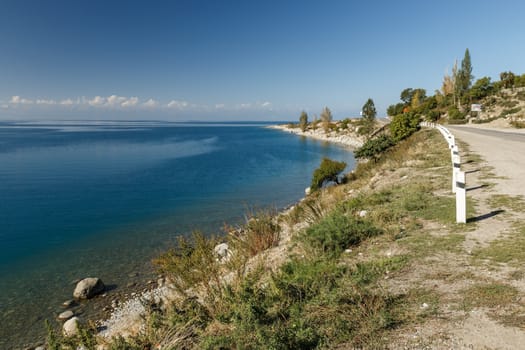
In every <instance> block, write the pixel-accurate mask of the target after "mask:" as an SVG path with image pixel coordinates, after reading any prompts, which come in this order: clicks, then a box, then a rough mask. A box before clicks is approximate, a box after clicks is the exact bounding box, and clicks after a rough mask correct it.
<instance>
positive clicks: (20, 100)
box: [9, 96, 33, 105]
mask: <svg viewBox="0 0 525 350" xmlns="http://www.w3.org/2000/svg"><path fill="white" fill-rule="evenodd" d="M9 103H10V104H13V105H18V104H20V105H32V104H33V100H29V99H26V98H22V97H20V96H12V97H11V100H10V101H9Z"/></svg>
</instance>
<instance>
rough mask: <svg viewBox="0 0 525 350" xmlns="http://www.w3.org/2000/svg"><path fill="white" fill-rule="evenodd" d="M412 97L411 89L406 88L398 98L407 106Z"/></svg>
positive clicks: (412, 91)
mask: <svg viewBox="0 0 525 350" xmlns="http://www.w3.org/2000/svg"><path fill="white" fill-rule="evenodd" d="M413 95H414V90H412V89H411V88H407V89H405V90H403V91H401V95H400V96H399V98H400V99H401V101H403V102H404V103H405V105H409V104H410V102H411V101H412V96H413Z"/></svg>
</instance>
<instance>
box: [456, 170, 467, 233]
mask: <svg viewBox="0 0 525 350" xmlns="http://www.w3.org/2000/svg"><path fill="white" fill-rule="evenodd" d="M456 181H457V183H456V222H457V223H458V224H466V223H467V196H466V188H465V172H464V171H458V173H457V174H456Z"/></svg>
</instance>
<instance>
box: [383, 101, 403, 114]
mask: <svg viewBox="0 0 525 350" xmlns="http://www.w3.org/2000/svg"><path fill="white" fill-rule="evenodd" d="M403 109H405V104H404V103H403V102H399V103H396V104H395V105H390V106H388V108H387V109H386V114H388V115H389V116H390V117H393V116H395V115H398V114H401V113H403Z"/></svg>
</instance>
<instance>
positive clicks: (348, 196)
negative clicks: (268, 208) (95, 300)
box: [57, 130, 525, 349]
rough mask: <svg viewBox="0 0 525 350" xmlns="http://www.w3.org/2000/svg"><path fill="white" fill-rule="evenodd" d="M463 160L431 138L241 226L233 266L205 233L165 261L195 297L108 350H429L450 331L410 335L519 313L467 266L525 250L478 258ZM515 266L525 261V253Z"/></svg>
mask: <svg viewBox="0 0 525 350" xmlns="http://www.w3.org/2000/svg"><path fill="white" fill-rule="evenodd" d="M449 156H450V155H449V151H448V149H447V146H446V143H445V141H443V140H442V138H441V135H440V134H439V133H437V132H435V131H432V130H423V131H420V132H418V133H416V134H415V135H413V136H411V137H410V138H409V139H407V140H405V141H402V142H401V143H400V144H399V145H397V146H396V147H395V148H393V149H392V150H390V151H388V152H387V153H386V154H384V155H383V156H382V157H381V158H379V159H378V160H377V161H376V162H369V163H364V164H360V165H359V167H358V168H357V169H356V170H355V171H354V172H353V174H352V175H351V176H350V178H351V179H352V180H351V181H350V182H349V183H347V184H345V185H341V186H337V187H333V188H330V189H326V190H323V191H319V192H315V193H314V194H312V195H310V196H308V197H307V198H306V199H305V200H304V201H302V202H301V203H299V204H298V205H297V206H295V207H294V208H293V209H292V210H290V211H288V212H287V213H285V214H281V215H279V216H277V217H275V218H273V219H272V218H271V217H269V216H268V215H267V214H265V213H263V214H262V215H261V214H259V215H258V217H255V218H253V219H252V220H250V221H249V222H248V224H247V225H246V227H243V228H238V229H235V230H234V229H231V230H230V231H231V232H232V233H233V234H230V235H229V240H230V245H231V246H232V247H233V258H232V259H230V260H229V261H227V262H219V261H217V260H216V259H215V258H211V259H210V256H213V255H212V249H213V246H214V244H215V242H212V241H208V240H205V239H202V238H201V237H198V236H197V237H196V240H197V241H198V242H200V243H198V244H197V246H196V247H195V248H194V249H193V248H191V249H187V250H185V253H184V254H173V252H171V253H170V254H166V255H163V256H161V257H159V259H158V261H157V263H158V264H159V266H160V267H161V269H162V270H163V272H164V273H165V274H166V275H167V276H168V277H170V278H171V280H172V281H174V282H176V283H174V287H176V288H178V289H179V291H180V295H181V297H180V298H179V299H177V300H174V301H173V302H172V303H171V304H170V305H165V306H164V307H163V308H153V307H152V309H151V313H150V314H149V316H148V317H147V320H146V323H145V330H144V332H143V333H142V334H140V335H137V337H135V338H131V339H128V340H126V341H124V340H123V339H120V340H115V341H114V342H113V343H111V344H108V348H112V349H143V348H162V349H170V348H174V349H179V348H199V349H206V348H209V349H218V348H223V349H231V348H235V349H245V348H246V349H268V348H274V349H290V348H301V349H309V348H312V349H313V348H334V347H337V348H355V347H364V348H379V347H384V346H390V347H392V348H397V347H403V346H406V347H409V348H412V347H414V348H418V347H422V346H426V345H428V344H433V342H434V341H435V339H434V338H433V337H435V336H436V334H438V333H439V332H440V330H441V328H439V327H441V326H442V325H441V326H438V327H437V329H436V328H434V329H432V330H431V331H430V333H429V334H430V336H429V337H426V338H425V339H423V338H420V339H413V338H412V337H409V336H408V335H409V334H412V333H413V331H414V329H420V328H425V327H427V326H428V325H433V324H434V323H435V322H440V323H441V324H449V323H451V322H455V321H456V320H458V319H461V318H462V317H464V315H465V313H466V312H468V311H469V310H472V309H473V308H477V307H489V308H490V307H492V308H499V309H501V307H502V305H503V306H505V305H509V303H510V302H511V301H512V300H514V298H515V297H516V293H517V290H516V289H515V288H513V287H512V286H510V285H508V284H506V283H502V282H501V281H494V280H489V279H486V278H481V277H480V276H479V275H477V274H476V273H475V272H473V271H472V269H469V268H467V267H466V266H469V265H470V264H471V263H472V264H475V262H476V261H479V260H480V259H486V260H490V259H494V260H496V261H497V260H498V259H500V260H501V259H503V258H500V256H505V254H506V253H507V252H508V250H510V249H512V247H513V246H514V244H515V243H516V241H506V240H498V241H496V242H494V244H491V245H490V246H488V247H487V248H485V249H481V250H479V251H476V252H475V254H474V255H473V256H471V257H465V254H464V253H463V243H464V241H465V232H468V231H469V230H473V229H475V226H476V224H475V223H469V224H467V225H456V224H455V223H454V215H455V212H454V199H453V197H452V196H451V194H450V193H449V187H450V164H449ZM505 200H506V199H505V198H498V197H495V198H494V201H500V202H501V201H505ZM365 212H366V213H365ZM473 214H474V209H473V205H472V203H470V205H469V216H472V215H473ZM509 239H512V236H511V237H510V238H509ZM516 240H521V241H519V243H520V244H523V242H522V239H521V238H520V237H518V238H516ZM181 244H182V245H183V246H184V244H185V242H181ZM502 249H503V250H504V252H503V253H502V252H501V250H502ZM513 259H514V260H517V261H522V260H523V259H525V258H524V257H523V254H522V253H521V251H520V250H517V251H516V253H515V255H514V256H513ZM486 260H483V261H486ZM514 260H513V261H514ZM225 276H227V277H226V278H225ZM195 286H199V287H195ZM495 296H497V297H495ZM505 315H507V314H505ZM507 316H508V317H506V318H503V319H504V320H506V322H511V323H512V322H515V321H513V320H516V319H517V318H516V317H517V316H516V315H515V313H513V314H508V315H507ZM427 328H428V327H427ZM81 338H82V339H81ZM89 339H92V338H91V337H90V336H89V335H84V336H83V337H80V338H77V339H74V340H73V341H72V342H76V343H78V342H84V343H85V344H86V345H89V344H87V343H88V342H89V341H90V340H89ZM60 341H62V340H60V339H59V340H57V342H60ZM88 347H89V346H88Z"/></svg>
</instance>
